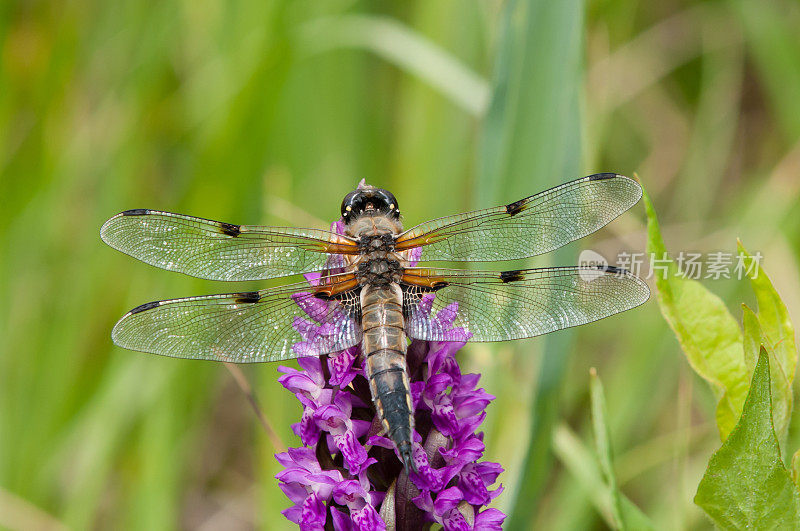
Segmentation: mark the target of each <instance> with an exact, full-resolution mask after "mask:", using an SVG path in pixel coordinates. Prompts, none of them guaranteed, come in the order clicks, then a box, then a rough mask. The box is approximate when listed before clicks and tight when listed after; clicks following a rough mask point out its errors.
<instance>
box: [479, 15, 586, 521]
mask: <svg viewBox="0 0 800 531" xmlns="http://www.w3.org/2000/svg"><path fill="white" fill-rule="evenodd" d="M583 16H584V7H583V2H580V1H578V0H568V1H564V2H547V1H543V0H523V1H512V2H509V3H508V4H507V5H506V6H505V7H504V11H503V13H502V28H501V33H500V38H499V43H498V48H497V52H496V55H495V65H494V68H495V72H494V76H493V80H492V96H491V101H490V104H489V111H488V114H487V116H486V118H485V122H484V124H483V130H482V132H481V144H480V147H479V152H478V174H477V180H476V203H479V204H480V205H484V206H485V205H486V204H497V203H499V202H501V201H506V202H510V201H513V200H516V199H519V198H520V197H524V196H526V195H529V194H531V193H534V192H536V191H539V190H542V189H546V188H549V187H551V186H554V185H556V184H558V183H560V182H563V181H565V180H567V179H569V178H570V177H573V176H576V175H577V174H578V173H579V171H580V160H581V157H580V139H581V134H580V131H581V126H580V109H579V88H580V86H581V81H582V66H583V65H582V60H583V49H582V45H583ZM569 256H571V255H569V254H565V253H556V254H555V258H556V260H558V261H559V262H561V261H565V262H566V263H569V262H570V261H571V260H570V258H568V257H569ZM538 345H541V346H542V347H543V351H544V352H545V353H546V354H545V355H544V359H543V360H542V363H541V366H540V368H539V375H538V383H537V386H536V391H535V397H534V399H533V403H532V406H531V409H530V413H529V414H530V416H531V429H530V436H529V444H528V451H527V454H526V456H525V458H524V465H523V467H522V469H521V472H520V477H519V479H518V483H519V486H518V487H517V488H516V491H515V492H509V495H511V496H513V498H512V501H511V507H512V508H511V510H510V511H509V512H510V516H509V520H508V521H507V522H506V526H507V528H508V529H528V528H529V527H530V525H531V521H532V519H533V517H534V515H535V513H536V508H537V499H538V497H539V495H540V493H541V488H542V486H543V485H544V483H545V480H546V478H547V477H548V476H549V474H550V471H551V463H552V456H551V449H550V445H551V440H552V427H553V423H554V420H555V418H556V417H557V413H558V411H559V396H560V394H561V390H562V386H563V382H564V378H565V374H566V367H567V364H568V362H569V355H568V352H569V351H570V350H571V348H572V333H571V332H560V333H558V334H556V335H554V336H552V337H548V338H546V339H544V340H542V341H540V342H539V343H538ZM525 347H527V345H523V346H522V347H520V346H518V347H516V348H517V349H520V348H525ZM518 351H519V350H518ZM524 355H525V356H526V360H528V359H532V358H533V356H531V354H530V352H526V353H525V354H524ZM526 362H527V363H531V362H530V361H526Z"/></svg>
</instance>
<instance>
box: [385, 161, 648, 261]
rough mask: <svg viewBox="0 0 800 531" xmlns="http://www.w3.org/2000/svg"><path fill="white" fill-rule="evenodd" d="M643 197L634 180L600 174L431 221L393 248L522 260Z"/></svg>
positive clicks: (457, 257)
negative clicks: (491, 206)
mask: <svg viewBox="0 0 800 531" xmlns="http://www.w3.org/2000/svg"><path fill="white" fill-rule="evenodd" d="M641 197H642V189H641V188H640V187H639V185H638V184H637V183H636V181H634V180H632V179H629V178H628V177H623V176H622V175H616V174H613V173H599V174H596V175H590V176H589V177H584V178H582V179H577V180H575V181H571V182H568V183H565V184H562V185H560V186H556V187H555V188H551V189H550V190H547V191H544V192H541V193H539V194H536V195H532V196H530V197H527V198H525V199H520V200H519V201H516V202H514V203H510V204H508V205H505V206H500V207H496V208H488V209H485V210H476V211H474V212H467V213H464V214H458V215H455V216H447V217H444V218H438V219H434V220H432V221H428V222H426V223H422V224H421V225H417V226H416V227H413V228H411V229H409V230H407V231H406V232H404V233H402V234H401V235H400V236H399V237H398V239H397V247H396V248H397V249H398V250H401V251H402V250H407V249H412V248H415V247H422V248H423V249H422V257H421V259H420V261H424V262H427V261H435V260H452V261H465V260H475V261H491V260H512V259H517V258H527V257H530V256H536V255H539V254H543V253H546V252H548V251H552V250H553V249H557V248H559V247H561V246H562V245H565V244H566V243H569V242H571V241H573V240H577V239H578V238H582V237H584V236H586V235H588V234H591V233H593V232H595V231H596V230H598V229H599V228H600V227H602V226H604V225H606V224H607V223H609V222H610V221H611V220H613V219H614V218H616V217H617V216H619V215H620V214H622V213H623V212H625V211H626V210H628V209H629V208H630V207H631V206H633V205H634V204H636V202H637V201H639V199H640V198H641Z"/></svg>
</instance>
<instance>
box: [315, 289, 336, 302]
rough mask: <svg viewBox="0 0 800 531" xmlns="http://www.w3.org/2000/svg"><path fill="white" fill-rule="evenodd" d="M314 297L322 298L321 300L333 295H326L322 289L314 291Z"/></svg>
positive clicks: (326, 299) (328, 298) (329, 298)
mask: <svg viewBox="0 0 800 531" xmlns="http://www.w3.org/2000/svg"><path fill="white" fill-rule="evenodd" d="M314 297H316V298H317V299H320V300H323V301H329V300H331V299H333V297H331V296H330V295H328V294H327V293H325V292H324V291H316V292H314Z"/></svg>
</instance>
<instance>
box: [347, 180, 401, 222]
mask: <svg viewBox="0 0 800 531" xmlns="http://www.w3.org/2000/svg"><path fill="white" fill-rule="evenodd" d="M375 214H384V215H387V216H389V217H391V218H393V219H399V218H400V208H399V207H398V206H397V199H395V197H394V194H392V193H391V192H390V191H388V190H384V189H383V188H375V187H374V186H369V185H359V187H358V188H357V189H355V190H353V191H352V192H350V193H349V194H347V195H346V196H344V200H343V201H342V219H343V220H344V222H345V223H348V224H349V223H351V222H352V221H353V220H355V219H356V218H358V217H360V216H364V215H368V216H371V215H375Z"/></svg>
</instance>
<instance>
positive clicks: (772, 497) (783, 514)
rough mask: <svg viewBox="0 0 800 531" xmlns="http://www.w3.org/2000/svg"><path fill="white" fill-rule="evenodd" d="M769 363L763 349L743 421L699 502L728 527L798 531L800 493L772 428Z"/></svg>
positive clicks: (715, 461) (713, 465) (713, 464)
mask: <svg viewBox="0 0 800 531" xmlns="http://www.w3.org/2000/svg"><path fill="white" fill-rule="evenodd" d="M769 365H770V363H769V356H768V354H767V351H766V350H764V349H763V348H762V349H761V350H760V352H759V356H758V363H757V364H756V368H755V371H753V380H752V384H751V386H750V392H749V393H748V395H747V400H746V401H745V404H744V409H743V410H742V417H741V419H740V420H739V423H738V424H737V425H736V427H735V428H734V429H733V431H732V432H731V434H730V436H729V437H728V439H727V440H726V441H725V442H724V443H723V444H722V447H721V448H720V449H719V450H717V452H716V453H715V454H714V455H713V456H712V457H711V461H710V462H709V464H708V469H707V470H706V473H705V475H704V476H703V479H702V480H701V481H700V485H699V486H698V488H697V495H696V496H695V498H694V502H695V503H696V504H697V505H699V506H700V507H701V508H702V509H703V510H704V511H705V512H706V513H707V514H708V515H709V516H710V517H711V518H712V519H714V521H715V522H716V523H717V525H719V526H720V527H723V528H726V529H728V528H735V529H744V528H757V529H797V528H798V526H799V525H800V491H798V489H797V486H796V485H795V484H794V482H793V481H792V478H791V476H790V474H789V471H788V470H786V467H784V466H783V461H781V453H780V448H779V446H778V439H777V437H776V436H775V430H774V428H773V426H772V404H771V398H770V377H769V375H770V370H769Z"/></svg>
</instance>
